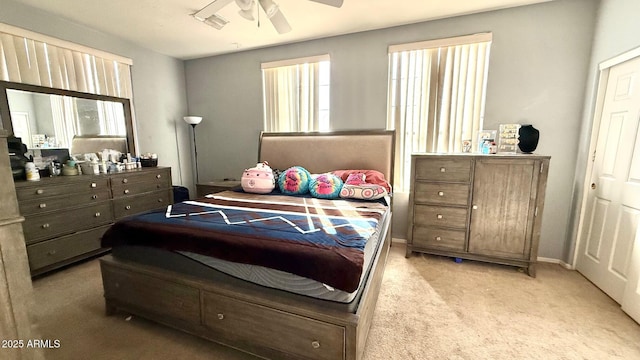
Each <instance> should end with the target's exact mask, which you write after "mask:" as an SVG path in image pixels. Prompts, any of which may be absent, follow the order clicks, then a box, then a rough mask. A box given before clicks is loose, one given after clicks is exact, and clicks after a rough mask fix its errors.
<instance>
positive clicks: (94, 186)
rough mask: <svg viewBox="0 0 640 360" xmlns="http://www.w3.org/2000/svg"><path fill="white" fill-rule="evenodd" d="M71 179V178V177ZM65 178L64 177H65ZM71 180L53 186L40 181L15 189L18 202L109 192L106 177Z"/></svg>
mask: <svg viewBox="0 0 640 360" xmlns="http://www.w3.org/2000/svg"><path fill="white" fill-rule="evenodd" d="M82 176H84V175H82ZM71 177H72V176H71ZM65 178H66V176H65ZM79 179H80V180H77V179H73V180H71V181H69V182H64V183H58V184H53V183H51V182H47V181H42V182H41V183H40V184H37V186H26V187H16V194H17V196H18V201H23V200H34V199H42V198H45V197H49V196H69V195H70V194H80V193H85V192H96V191H102V190H105V189H106V190H109V180H108V179H107V178H106V177H99V176H91V177H88V179H86V180H82V178H81V176H79Z"/></svg>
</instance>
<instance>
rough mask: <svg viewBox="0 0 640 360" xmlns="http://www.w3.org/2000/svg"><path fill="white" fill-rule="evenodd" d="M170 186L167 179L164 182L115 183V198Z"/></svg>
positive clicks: (113, 187)
mask: <svg viewBox="0 0 640 360" xmlns="http://www.w3.org/2000/svg"><path fill="white" fill-rule="evenodd" d="M169 187H170V186H169V185H168V184H167V183H166V181H164V180H163V181H162V182H159V181H158V182H154V181H147V182H135V183H128V184H113V185H112V189H113V198H114V199H117V198H122V197H127V196H132V195H140V194H144V193H147V192H151V191H157V190H163V189H167V188H169Z"/></svg>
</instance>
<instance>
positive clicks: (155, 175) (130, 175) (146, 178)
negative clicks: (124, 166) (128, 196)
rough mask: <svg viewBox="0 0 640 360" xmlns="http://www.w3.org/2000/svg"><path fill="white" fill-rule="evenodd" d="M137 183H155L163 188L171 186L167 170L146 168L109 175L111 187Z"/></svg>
mask: <svg viewBox="0 0 640 360" xmlns="http://www.w3.org/2000/svg"><path fill="white" fill-rule="evenodd" d="M139 182H157V183H159V184H164V185H165V186H171V170H170V169H169V168H154V169H149V168H147V169H140V170H133V171H127V172H123V173H120V174H113V175H111V186H116V185H127V184H134V183H139Z"/></svg>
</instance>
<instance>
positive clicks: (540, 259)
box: [538, 256, 575, 270]
mask: <svg viewBox="0 0 640 360" xmlns="http://www.w3.org/2000/svg"><path fill="white" fill-rule="evenodd" d="M538 262H545V263H550V264H558V265H560V266H562V267H563V268H565V269H567V270H575V267H573V265H571V264H567V263H566V262H564V261H562V260H560V259H552V258H546V257H540V256H539V257H538Z"/></svg>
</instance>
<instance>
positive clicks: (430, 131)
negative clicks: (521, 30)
mask: <svg viewBox="0 0 640 360" xmlns="http://www.w3.org/2000/svg"><path fill="white" fill-rule="evenodd" d="M490 45H491V34H477V35H470V36H462V37H457V38H450V39H442V40H434V41H424V42H418V43H411V44H403V45H394V46H390V47H389V99H388V114H387V128H388V129H396V136H397V139H396V159H395V174H396V175H395V176H396V178H395V179H394V183H395V184H396V189H395V190H396V191H408V190H409V180H410V171H411V154H412V153H416V152H442V153H451V152H460V151H461V147H462V141H463V140H473V139H474V136H475V134H476V133H477V132H478V131H479V130H481V129H482V121H483V117H484V102H485V90H486V83H487V72H488V65H489V49H490Z"/></svg>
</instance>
